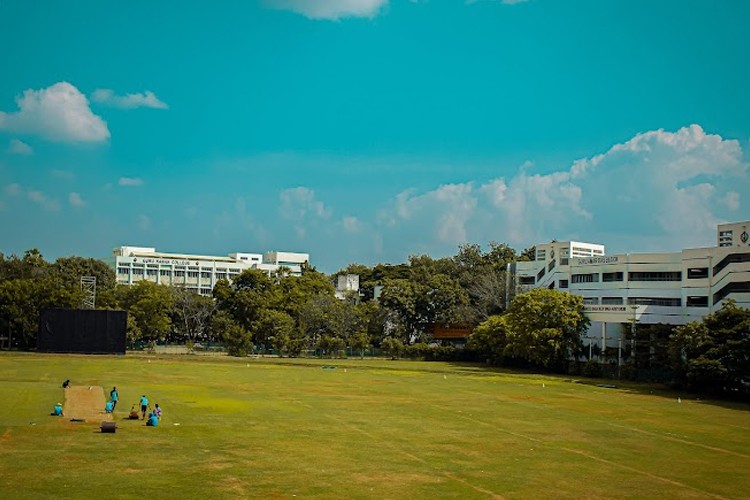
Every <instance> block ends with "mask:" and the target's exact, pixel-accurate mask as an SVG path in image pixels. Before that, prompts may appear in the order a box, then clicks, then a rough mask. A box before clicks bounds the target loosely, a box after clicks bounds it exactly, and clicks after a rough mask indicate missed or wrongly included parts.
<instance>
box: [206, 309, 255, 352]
mask: <svg viewBox="0 0 750 500" xmlns="http://www.w3.org/2000/svg"><path fill="white" fill-rule="evenodd" d="M211 330H212V331H213V333H214V335H215V336H216V337H218V338H220V339H221V341H222V342H223V343H224V346H225V347H226V349H227V353H228V354H229V355H230V356H240V357H241V356H247V355H248V354H250V353H252V352H253V337H252V335H251V334H250V332H248V331H247V330H245V328H243V327H242V325H241V324H239V323H238V322H237V321H235V319H234V318H233V317H232V316H231V315H230V314H229V313H227V312H226V311H219V312H217V313H216V314H215V315H214V316H213V318H212V319H211Z"/></svg>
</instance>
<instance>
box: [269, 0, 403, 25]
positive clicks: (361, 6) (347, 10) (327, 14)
mask: <svg viewBox="0 0 750 500" xmlns="http://www.w3.org/2000/svg"><path fill="white" fill-rule="evenodd" d="M266 5H268V6H269V7H271V8H274V9H280V10H290V11H292V12H296V13H297V14H301V15H303V16H305V17H307V18H309V19H328V20H333V21H335V20H338V19H342V18H347V17H367V18H373V17H375V16H377V15H378V14H379V13H380V11H381V9H383V8H384V7H385V6H386V5H388V0H266Z"/></svg>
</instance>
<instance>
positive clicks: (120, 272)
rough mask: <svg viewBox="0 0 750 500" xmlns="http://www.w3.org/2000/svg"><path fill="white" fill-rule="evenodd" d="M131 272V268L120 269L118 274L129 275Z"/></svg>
mask: <svg viewBox="0 0 750 500" xmlns="http://www.w3.org/2000/svg"><path fill="white" fill-rule="evenodd" d="M129 272H130V268H128V267H118V268H117V273H118V274H128V273H129Z"/></svg>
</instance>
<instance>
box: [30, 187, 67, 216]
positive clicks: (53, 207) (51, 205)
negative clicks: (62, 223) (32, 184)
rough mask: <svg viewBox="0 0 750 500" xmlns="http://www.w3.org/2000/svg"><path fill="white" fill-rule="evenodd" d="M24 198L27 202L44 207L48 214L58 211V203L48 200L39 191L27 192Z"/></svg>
mask: <svg viewBox="0 0 750 500" xmlns="http://www.w3.org/2000/svg"><path fill="white" fill-rule="evenodd" d="M26 196H27V197H28V198H29V200H31V201H33V202H34V203H36V204H37V205H40V206H42V207H44V208H45V209H46V210H49V211H50V212H56V211H58V210H60V203H59V202H58V201H57V200H54V199H51V198H49V197H48V196H47V195H46V194H44V193H43V192H41V191H33V190H32V191H28V192H27V193H26Z"/></svg>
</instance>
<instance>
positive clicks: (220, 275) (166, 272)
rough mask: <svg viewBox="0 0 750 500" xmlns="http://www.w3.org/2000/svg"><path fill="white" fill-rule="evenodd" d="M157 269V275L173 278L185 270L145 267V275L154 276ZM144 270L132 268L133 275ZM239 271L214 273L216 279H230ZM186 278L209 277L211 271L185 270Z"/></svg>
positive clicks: (140, 273)
mask: <svg viewBox="0 0 750 500" xmlns="http://www.w3.org/2000/svg"><path fill="white" fill-rule="evenodd" d="M157 271H158V274H159V276H165V277H169V276H173V275H174V277H175V278H184V277H185V271H174V273H173V272H172V271H170V270H169V269H146V270H145V274H146V276H156V275H157ZM117 272H118V273H119V274H128V270H123V269H122V268H118V269H117ZM143 274H144V270H143V269H133V275H134V276H143ZM238 275H239V273H216V279H217V280H222V279H231V278H234V277H235V276H238ZM187 276H188V278H198V277H200V278H203V279H211V273H209V272H205V271H203V272H198V271H187Z"/></svg>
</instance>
